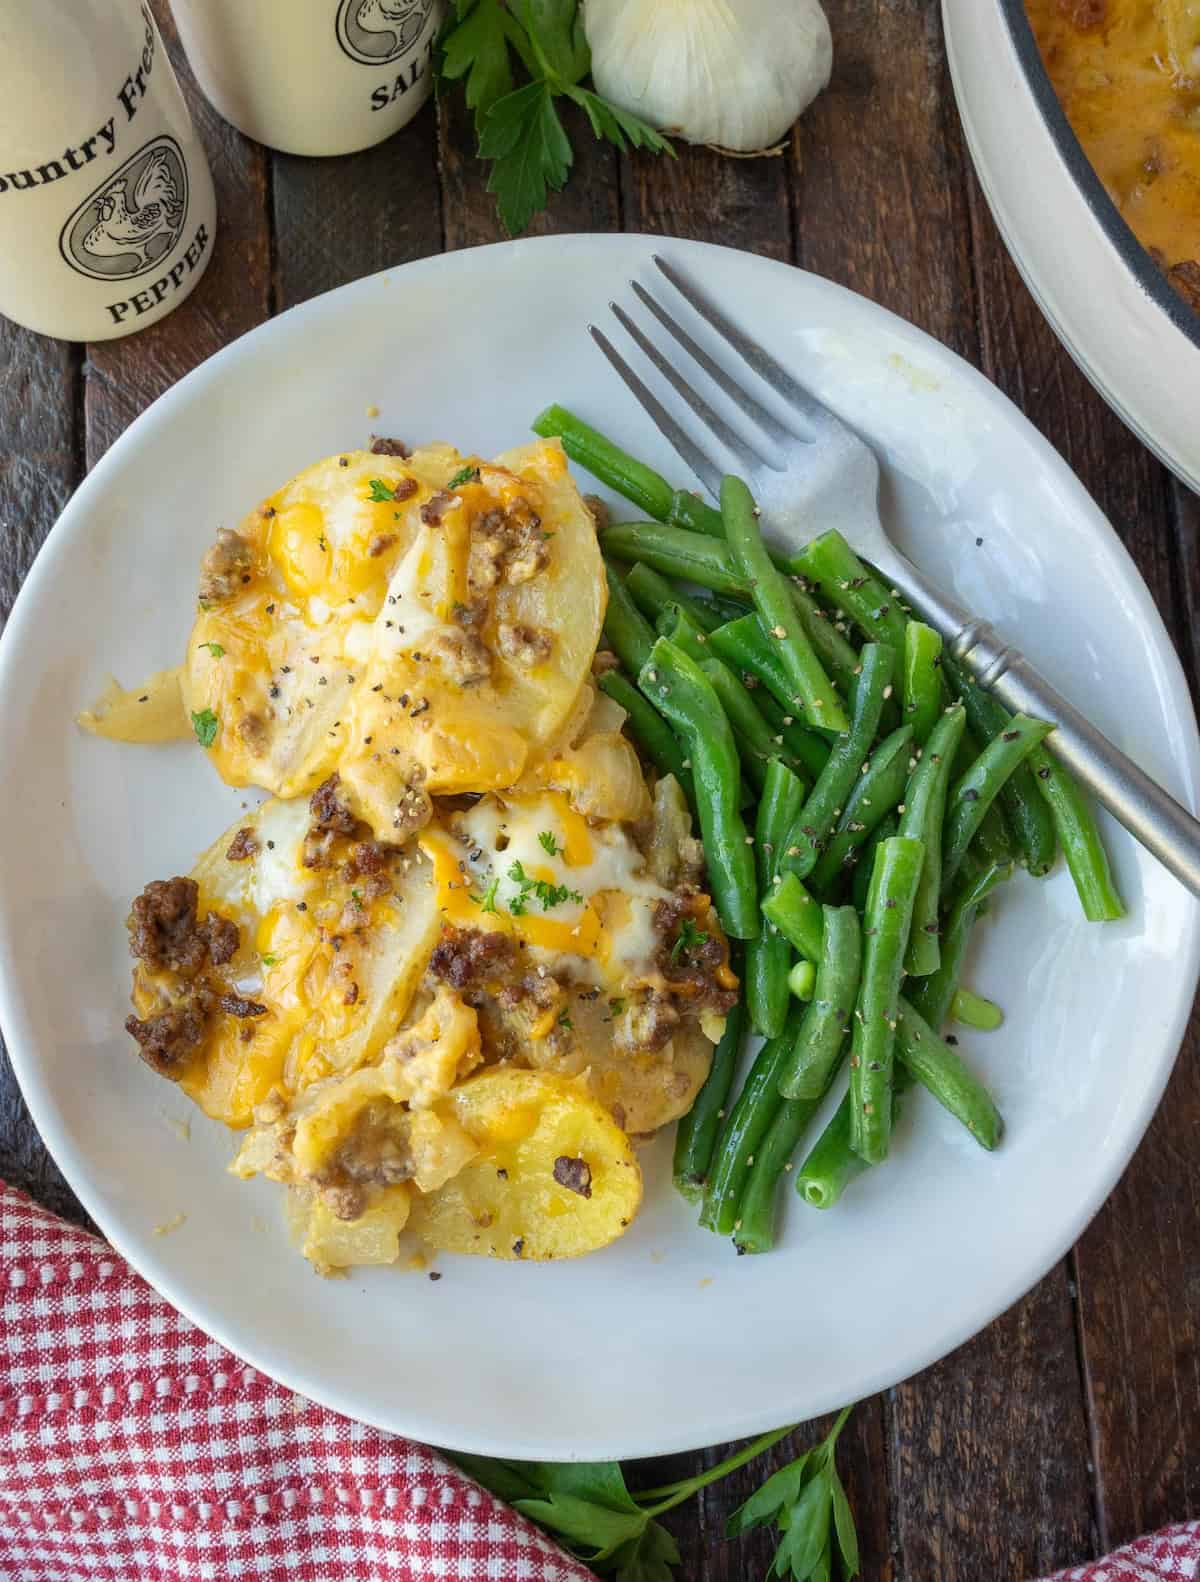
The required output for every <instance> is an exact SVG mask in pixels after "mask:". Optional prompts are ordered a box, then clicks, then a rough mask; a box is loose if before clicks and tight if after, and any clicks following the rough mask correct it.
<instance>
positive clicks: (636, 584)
mask: <svg viewBox="0 0 1200 1582" xmlns="http://www.w3.org/2000/svg"><path fill="white" fill-rule="evenodd" d="M625 586H626V587H627V588H628V589H629V591H630V593H631V594H632V595H633V600H634V603H635V604H636V605H637V607H638V608H639V609H640V610H641V611H642V613H643V615H645V616H646V617H647V619H648V620H651V621H654V620H657V618H658V616H659V615H660V614H661V612H662V611H663V610H664V609H665V608H666V607H667V605H669V604H676V605H678V606H679V608H680V609H681V610H686V611H687V613H688V615H690V616H691V618H692V620H693V621H694V622H695V624H696V625H697V626H698V627H699V628H700V630H701V631H702V632H711V631H712V630H713V628H714V627H717V626H720V625H721V617H720V616H719V615H718V614H717V612H716V611H715V610H713V609H712V608H711V607H710V606H709V605H707V604H704V603H703V602H702V601H701V600H700V599H693V598H692V596H691V594H690V593H681V592H680V591H679V589H678V588H676V587H675V586H674V585H673V584H672V583H670V582H668V581H667V579H666V578H665V577H663V576H661V575H660V574H659V573H658V572H657V571H655V569H654V567H653V566H644V565H643V564H642V562H641V561H640V560H639V561H638V562H637V564H636V565H634V566H630V568H629V570H628V571H627V572H626V574H625Z"/></svg>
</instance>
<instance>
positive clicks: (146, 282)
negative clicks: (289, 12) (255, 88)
mask: <svg viewBox="0 0 1200 1582" xmlns="http://www.w3.org/2000/svg"><path fill="white" fill-rule="evenodd" d="M215 230H216V201H215V199H214V197H213V187H212V177H211V175H210V174H209V169H208V162H207V160H206V159H205V157H204V150H203V149H202V148H201V147H200V144H199V142H198V141H197V139H196V135H195V132H194V131H193V129H192V122H191V117H190V116H189V114H188V110H187V106H186V104H185V103H184V101H183V95H182V93H181V92H180V90H179V83H178V80H177V79H176V77H175V73H174V72H173V71H172V69H171V63H170V61H169V60H168V59H167V54H166V50H165V49H164V47H163V41H162V38H161V36H160V34H159V31H158V28H157V27H156V26H155V23H154V18H153V17H152V16H151V14H150V11H149V10H148V8H147V7H146V6H145V5H139V4H138V3H137V0H37V3H36V4H35V5H31V4H30V3H29V0H0V313H3V314H5V315H6V316H7V317H8V318H11V319H15V320H16V322H17V323H18V324H23V325H25V326H26V327H27V328H29V329H33V330H38V331H40V332H41V333H42V334H44V335H58V336H61V337H62V338H63V339H66V340H76V341H85V340H91V341H102V340H111V339H113V338H114V337H116V336H119V335H128V334H129V333H130V331H131V330H138V329H142V328H144V327H145V326H146V325H148V324H153V323H154V322H155V321H156V320H157V319H161V318H162V317H163V316H164V314H167V313H169V312H170V311H171V309H172V308H174V307H177V306H178V305H179V303H180V302H182V301H183V299H184V298H185V297H186V296H187V295H188V293H189V292H190V291H191V290H192V288H193V287H194V286H195V284H196V282H197V281H198V280H199V279H200V277H201V275H202V274H203V273H204V270H205V268H206V267H207V264H208V260H209V257H210V256H211V253H212V245H213V234H214V232H215Z"/></svg>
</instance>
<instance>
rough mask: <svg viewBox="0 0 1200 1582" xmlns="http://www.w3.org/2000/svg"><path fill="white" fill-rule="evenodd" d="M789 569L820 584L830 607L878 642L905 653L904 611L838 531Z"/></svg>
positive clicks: (822, 537)
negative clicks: (845, 616) (833, 607)
mask: <svg viewBox="0 0 1200 1582" xmlns="http://www.w3.org/2000/svg"><path fill="white" fill-rule="evenodd" d="M787 569H788V570H789V571H792V572H795V573H796V574H797V575H798V576H802V577H806V578H807V579H808V581H809V582H814V583H816V585H817V587H819V588H820V590H821V592H822V593H823V594H824V595H825V598H826V601H827V602H828V603H829V604H832V605H834V606H836V608H837V609H839V610H841V612H842V614H843V615H848V616H849V617H850V619H851V620H852V621H853V622H854V624H855V625H856V626H857V627H858V628H859V629H860V630H861V631H862V632H863V634H864V635H865V636H866V637H869V638H870V639H871V640H872V641H873V642H876V643H887V644H888V645H889V646H890V647H891V648H893V649H894V650H895V651H896V653H897V654H902V653H903V652H904V627H905V616H904V611H903V610H902V609H901V607H900V601H899V599H898V598H897V597H896V596H895V594H893V593H891V592H889V590H888V589H887V588H885V587H884V585H883V583H882V582H880V580H879V579H878V577H876V576H875V575H874V573H873V572H871V571H869V570H868V569H867V567H866V566H864V565H863V563H862V561H861V560H859V558H858V556H857V555H856V554H855V553H854V551H853V550H852V549H851V547H850V545H849V544H848V543H847V542H846V540H845V539H844V538H843V537H842V535H841V534H840V533H838V532H829V533H822V534H821V535H820V537H819V538H814V539H813V540H812V541H811V543H808V544H806V545H805V546H804V548H803V549H802V550H801V551H800V553H799V554H798V555H793V556H792V557H791V559H790V560H789V561H788V562H787Z"/></svg>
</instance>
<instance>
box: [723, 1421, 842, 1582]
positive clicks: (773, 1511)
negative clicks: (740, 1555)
mask: <svg viewBox="0 0 1200 1582" xmlns="http://www.w3.org/2000/svg"><path fill="white" fill-rule="evenodd" d="M849 1415H850V1408H849V1407H848V1406H847V1407H845V1408H844V1409H843V1410H842V1412H841V1413H840V1414H839V1416H838V1419H837V1421H836V1422H835V1423H834V1425H833V1427H832V1429H831V1430H830V1431H829V1434H828V1436H827V1437H826V1438H825V1439H823V1440H822V1441H821V1443H820V1444H819V1445H817V1446H816V1447H815V1448H814V1449H812V1450H809V1451H807V1452H806V1453H805V1454H804V1455H802V1456H801V1457H800V1458H799V1459H798V1460H796V1461H793V1462H791V1463H789V1465H788V1466H786V1467H781V1468H780V1470H779V1471H778V1472H776V1473H775V1474H774V1476H773V1477H769V1478H768V1479H767V1481H766V1482H765V1483H764V1484H763V1485H762V1487H761V1488H759V1489H757V1490H756V1491H755V1493H753V1494H752V1495H751V1496H750V1498H749V1499H748V1500H747V1501H746V1502H745V1504H743V1505H740V1506H739V1507H738V1508H737V1510H736V1511H734V1513H733V1515H732V1516H731V1517H730V1518H729V1522H728V1525H727V1527H726V1533H727V1534H728V1536H730V1537H734V1536H736V1535H738V1534H740V1533H745V1532H749V1531H750V1529H751V1528H752V1527H762V1526H766V1525H767V1524H768V1523H771V1524H773V1525H774V1526H775V1527H776V1528H777V1529H778V1531H779V1533H780V1543H779V1547H778V1549H777V1550H776V1551H775V1559H774V1561H773V1563H772V1566H771V1570H770V1573H769V1574H770V1575H771V1576H773V1577H779V1578H783V1579H790V1582H824V1579H826V1578H828V1577H829V1576H830V1575H832V1574H833V1556H834V1551H835V1549H836V1551H837V1553H838V1555H839V1556H840V1559H841V1567H840V1574H841V1575H842V1576H843V1577H847V1578H848V1577H855V1576H857V1575H858V1570H859V1557H858V1538H857V1536H856V1534H855V1531H854V1517H853V1515H852V1514H851V1511H850V1502H849V1500H847V1498H846V1490H845V1489H844V1488H843V1486H842V1480H841V1478H840V1477H839V1476H838V1470H837V1463H836V1460H835V1456H836V1453H837V1442H838V1436H839V1435H840V1433H841V1431H842V1429H843V1427H844V1426H845V1423H846V1419H847V1417H848V1416H849ZM831 1519H832V1529H831V1526H830V1522H831Z"/></svg>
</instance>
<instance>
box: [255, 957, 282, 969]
mask: <svg viewBox="0 0 1200 1582" xmlns="http://www.w3.org/2000/svg"><path fill="white" fill-rule="evenodd" d="M258 959H259V961H261V962H262V964H263V966H264V967H273V966H274V965H275V963H276V962H277V961H278V960H279V957H278V956H260V957H259V958H258Z"/></svg>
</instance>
